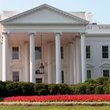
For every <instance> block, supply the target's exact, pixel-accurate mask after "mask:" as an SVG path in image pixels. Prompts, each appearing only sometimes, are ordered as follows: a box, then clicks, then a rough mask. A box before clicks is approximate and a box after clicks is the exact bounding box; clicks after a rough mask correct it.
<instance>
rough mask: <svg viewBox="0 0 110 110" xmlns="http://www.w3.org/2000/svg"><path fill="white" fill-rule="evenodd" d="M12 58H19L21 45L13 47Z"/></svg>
mask: <svg viewBox="0 0 110 110" xmlns="http://www.w3.org/2000/svg"><path fill="white" fill-rule="evenodd" d="M12 58H13V59H19V47H12Z"/></svg>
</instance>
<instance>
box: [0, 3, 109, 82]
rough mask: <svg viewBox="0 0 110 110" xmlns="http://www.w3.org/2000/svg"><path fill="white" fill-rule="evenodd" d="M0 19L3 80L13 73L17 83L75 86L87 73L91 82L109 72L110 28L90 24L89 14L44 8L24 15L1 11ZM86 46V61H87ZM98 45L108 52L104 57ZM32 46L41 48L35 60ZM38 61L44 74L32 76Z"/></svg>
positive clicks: (36, 68) (9, 77)
mask: <svg viewBox="0 0 110 110" xmlns="http://www.w3.org/2000/svg"><path fill="white" fill-rule="evenodd" d="M0 18H1V21H0V41H1V43H0V80H2V81H5V80H13V77H14V76H13V75H14V72H15V73H16V72H18V74H19V75H18V76H15V77H19V81H26V82H36V78H37V79H38V80H39V79H42V82H45V83H62V82H64V83H67V84H76V83H81V82H84V81H85V80H86V79H87V70H89V72H90V74H91V78H92V79H95V78H97V77H101V76H103V75H104V73H103V70H107V71H108V72H109V71H110V25H97V24H93V23H92V14H91V13H89V14H87V15H85V13H84V12H64V11H62V10H59V9H56V8H54V7H52V6H49V5H47V4H44V5H41V6H39V7H36V8H34V9H31V10H28V11H26V12H9V11H4V12H3V13H2V14H1V15H0ZM87 20H89V21H90V22H88V21H87ZM86 46H89V47H90V58H86ZM102 46H106V47H107V48H108V53H107V52H105V53H106V54H108V56H107V57H108V58H102V54H103V53H102ZM13 47H15V48H16V47H17V48H18V49H19V51H18V56H19V58H17V59H16V58H15V59H13ZM35 47H40V48H41V56H42V57H41V58H39V59H36V58H35ZM61 47H62V48H63V50H62V49H61ZM61 54H63V58H61ZM41 63H43V65H44V74H36V70H39V67H40V65H41ZM108 74H109V73H108ZM15 79H16V78H15Z"/></svg>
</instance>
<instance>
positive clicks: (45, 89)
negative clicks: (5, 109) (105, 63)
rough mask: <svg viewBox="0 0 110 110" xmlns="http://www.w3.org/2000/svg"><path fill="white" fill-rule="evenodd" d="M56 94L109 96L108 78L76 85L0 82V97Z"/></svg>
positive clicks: (89, 80)
mask: <svg viewBox="0 0 110 110" xmlns="http://www.w3.org/2000/svg"><path fill="white" fill-rule="evenodd" d="M56 94H62V95H63V94H110V78H106V77H99V78H97V79H96V80H93V79H87V80H86V81H85V82H84V83H79V84H76V85H67V84H64V83H63V84H46V83H30V82H13V81H5V82H2V81H0V97H6V96H32V95H56Z"/></svg>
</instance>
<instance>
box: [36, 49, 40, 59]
mask: <svg viewBox="0 0 110 110" xmlns="http://www.w3.org/2000/svg"><path fill="white" fill-rule="evenodd" d="M35 58H36V59H41V47H35Z"/></svg>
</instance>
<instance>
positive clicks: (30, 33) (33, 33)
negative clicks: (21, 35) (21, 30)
mask: <svg viewBox="0 0 110 110" xmlns="http://www.w3.org/2000/svg"><path fill="white" fill-rule="evenodd" d="M28 34H29V35H35V34H36V33H35V32H28Z"/></svg>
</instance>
